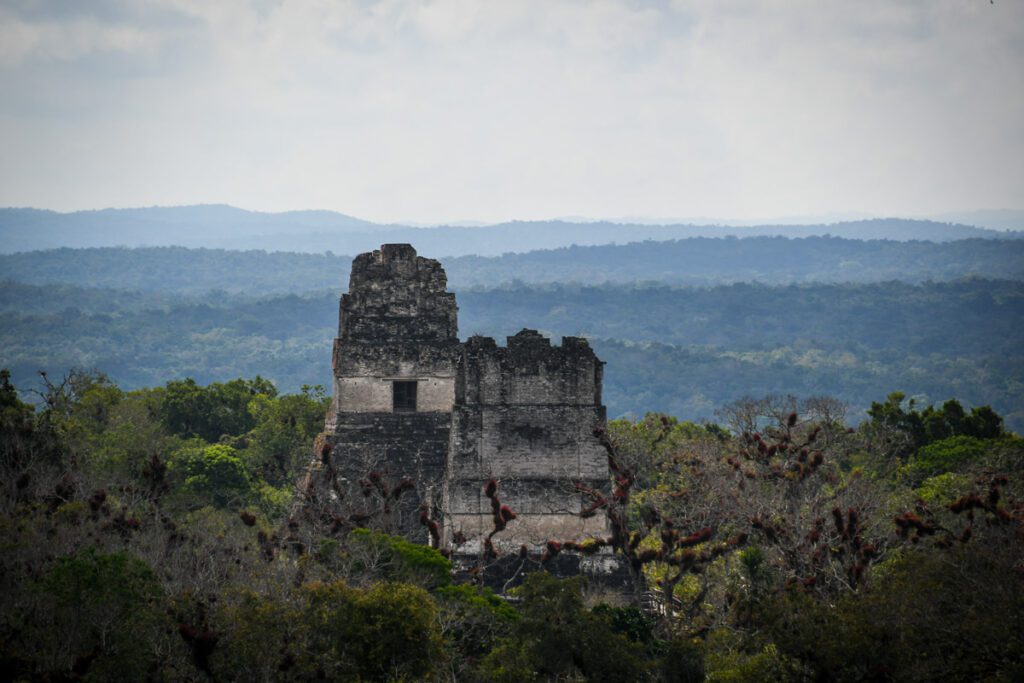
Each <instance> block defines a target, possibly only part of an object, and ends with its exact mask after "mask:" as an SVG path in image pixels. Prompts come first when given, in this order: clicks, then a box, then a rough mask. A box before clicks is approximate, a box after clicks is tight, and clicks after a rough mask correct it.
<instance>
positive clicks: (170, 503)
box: [0, 371, 1024, 682]
mask: <svg viewBox="0 0 1024 683" xmlns="http://www.w3.org/2000/svg"><path fill="white" fill-rule="evenodd" d="M38 399H39V400H38V401H36V402H35V403H34V405H33V404H30V403H26V402H24V401H23V400H22V398H21V397H19V395H18V392H17V391H16V389H15V387H14V386H13V385H12V384H11V383H10V381H9V375H8V373H7V372H6V371H0V528H2V533H0V586H2V590H0V677H2V678H3V679H4V680H24V681H30V680H110V679H120V680H176V681H182V680H183V681H188V680H195V681H200V680H239V681H252V680H314V679H327V680H344V681H398V680H445V681H454V680H464V681H510V682H512V681H525V680H579V681H609V682H611V681H615V682H618V681H645V680H651V681H704V680H709V681H751V682H754V681H758V682H759V681H766V680H777V681H815V680H835V681H866V680H872V681H878V680H894V681H895V680H898V681H933V680H940V679H945V680H986V681H1013V680H1020V678H1021V677H1022V676H1024V645H1022V641H1021V639H1020V633H1021V632H1022V630H1024V566H1022V564H1021V558H1022V557H1024V441H1022V440H1021V439H1020V438H1019V437H1017V436H1015V435H1013V434H1009V433H1007V432H1006V431H1005V429H1004V426H1003V423H1002V419H1001V417H1000V416H999V415H998V414H997V413H996V412H994V411H992V410H991V409H990V408H988V407H985V406H982V407H977V408H974V409H965V408H964V407H962V406H961V404H960V403H958V402H956V401H947V402H945V403H943V404H936V405H934V406H933V405H921V404H920V403H915V402H913V401H912V400H909V399H906V398H905V397H904V396H903V395H902V394H899V393H894V394H891V395H889V396H888V397H887V398H881V397H879V400H878V401H876V402H873V404H872V405H871V408H870V411H869V415H868V419H867V420H865V421H864V422H863V423H862V424H860V426H859V427H858V428H856V429H853V428H849V427H847V426H846V425H845V424H844V423H843V421H842V418H841V415H842V409H841V406H839V404H838V403H837V402H835V401H833V400H830V399H824V398H818V399H813V400H808V401H804V402H799V401H796V400H795V399H790V398H780V397H768V398H765V399H758V400H753V399H748V400H743V401H738V402H734V403H731V404H729V405H728V406H726V408H725V409H724V410H723V411H722V413H721V415H720V421H719V422H718V423H717V424H705V425H696V424H693V423H688V422H680V421H678V420H676V419H675V418H672V417H669V416H665V415H656V414H649V415H647V416H645V417H644V418H642V419H638V420H635V421H628V420H620V421H615V422H612V423H611V424H610V425H609V430H608V433H607V435H606V436H603V437H602V438H603V439H605V443H607V445H608V449H609V464H610V467H611V469H612V472H614V473H615V478H614V480H613V481H609V483H608V487H607V490H606V491H601V492H599V491H589V492H588V493H587V495H589V496H598V495H599V496H600V499H598V500H597V502H596V503H594V504H593V506H588V509H591V510H596V511H597V514H607V515H608V516H609V520H611V522H612V523H613V528H614V529H618V531H613V534H612V536H611V537H610V538H593V539H586V540H584V541H582V542H563V541H562V540H560V539H552V540H551V541H550V542H549V543H548V544H547V547H546V548H539V549H526V550H525V551H523V552H522V559H516V563H517V565H516V566H521V567H522V570H521V571H520V572H517V573H516V574H515V579H514V581H512V582H510V583H509V584H508V586H507V588H508V590H507V593H506V594H505V595H503V596H502V595H496V594H495V593H493V592H491V591H490V590H488V589H487V588H484V587H482V586H481V585H479V584H478V583H476V582H475V581H474V580H473V576H475V575H476V574H475V573H474V572H473V571H469V572H453V567H452V565H451V563H450V561H449V559H448V557H447V556H446V552H447V551H446V549H445V548H443V547H442V548H439V549H435V548H432V547H428V546H426V545H417V544H412V543H409V542H408V541H406V540H403V539H401V538H399V537H396V536H393V535H390V534H389V532H390V531H391V529H389V527H388V520H387V518H385V517H374V516H372V515H370V516H366V515H363V516H359V517H356V516H352V517H351V518H347V519H346V518H337V517H334V518H320V517H319V516H318V515H317V514H316V510H315V509H314V508H310V507H307V506H305V505H304V504H303V501H304V498H303V497H302V495H301V490H300V489H297V488H296V487H295V482H297V481H299V480H300V479H301V474H302V472H303V470H304V468H305V466H306V464H307V463H308V462H309V460H310V457H311V456H312V452H313V440H314V437H315V435H316V433H317V432H318V431H319V429H320V428H321V425H322V420H323V415H324V410H325V401H326V399H325V397H324V395H323V393H322V392H321V391H319V390H317V389H316V388H305V389H304V390H303V391H302V392H300V393H296V394H290V395H288V394H286V395H282V394H278V393H277V391H276V390H275V389H274V387H273V385H272V384H270V383H269V382H267V381H266V380H264V379H262V378H260V377H256V378H254V379H249V380H244V379H235V380H231V381H227V382H224V383H216V384H211V385H208V386H203V385H201V384H197V383H195V382H193V381H191V380H172V381H169V382H166V383H164V384H162V385H161V386H157V387H155V388H145V389H137V390H134V391H125V390H123V389H121V388H119V387H118V386H117V385H115V384H113V383H111V382H110V381H109V380H108V379H106V378H105V377H104V376H102V375H99V374H96V373H82V372H74V373H71V374H70V375H64V376H57V375H49V376H47V378H46V381H45V384H44V386H43V388H42V391H41V394H40V395H39V396H38ZM389 483H391V484H393V483H394V482H389ZM483 484H484V482H481V485H482V486H483ZM368 495H376V494H373V493H372V492H371V493H370V494H368ZM380 495H393V494H380ZM602 500H603V501H604V502H603V503H602V502H601V501H602ZM356 504H359V503H358V501H356ZM582 507H583V504H582V503H581V509H582ZM581 514H585V513H584V512H581ZM589 514H593V512H591V513H589ZM510 524H515V521H511V522H510ZM601 547H605V548H606V549H607V550H606V551H605V552H616V553H619V554H621V555H623V556H624V557H625V558H626V560H628V563H629V565H630V567H631V568H632V569H631V571H632V577H633V581H634V582H635V585H636V589H635V591H631V590H626V591H616V592H609V591H608V590H607V589H602V588H601V586H600V585H597V584H589V585H588V584H586V583H585V582H583V581H582V580H581V579H578V578H577V579H566V580H558V579H556V578H554V577H553V576H552V575H551V574H549V573H548V572H547V569H548V568H549V567H550V566H551V563H552V562H553V561H554V558H555V557H556V556H557V555H559V554H560V553H561V554H564V553H591V552H594V551H596V550H598V549H600V548H601ZM500 560H501V558H497V559H494V558H486V557H481V558H478V560H477V562H478V563H480V564H478V565H477V567H480V566H482V565H483V564H486V563H488V562H495V561H500Z"/></svg>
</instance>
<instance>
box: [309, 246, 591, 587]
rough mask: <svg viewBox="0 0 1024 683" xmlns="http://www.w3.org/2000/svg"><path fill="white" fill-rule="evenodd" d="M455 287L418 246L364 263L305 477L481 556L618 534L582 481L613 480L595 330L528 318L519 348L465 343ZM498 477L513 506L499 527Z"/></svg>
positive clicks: (412, 530)
mask: <svg viewBox="0 0 1024 683" xmlns="http://www.w3.org/2000/svg"><path fill="white" fill-rule="evenodd" d="M446 287H447V278H446V276H445V272H444V269H443V268H442V267H441V264H440V263H439V262H438V261H435V260H432V259H427V258H423V257H421V256H417V254H416V251H415V249H413V248H412V247H411V246H410V245H408V244H386V245H384V246H382V247H381V248H380V250H378V251H373V252H370V253H365V254H361V255H359V256H358V257H356V259H355V260H354V261H353V263H352V274H351V279H350V282H349V291H348V293H346V294H343V295H342V297H341V311H340V324H339V328H338V337H337V339H336V340H335V342H334V351H333V368H334V385H333V399H332V402H331V406H330V409H329V411H328V415H327V419H326V424H325V431H324V434H322V435H321V437H320V440H319V441H318V445H317V449H318V454H319V455H318V460H317V462H315V464H314V468H313V470H312V471H311V478H310V479H309V481H308V482H307V486H310V487H312V488H313V489H316V488H318V489H319V490H320V493H321V500H322V501H327V502H325V504H329V505H333V506H334V507H335V508H336V509H337V510H340V511H341V512H336V513H335V517H338V516H339V515H341V516H342V517H343V518H344V515H349V517H351V518H354V519H356V520H360V519H361V518H365V517H367V516H369V515H370V514H385V513H386V515H388V519H389V520H390V522H389V523H390V528H391V530H392V531H397V532H398V533H401V534H402V535H404V536H405V537H406V538H408V539H409V540H413V541H416V542H420V543H424V544H427V543H430V544H433V545H435V546H437V547H441V548H450V549H452V553H453V555H454V556H455V557H456V558H458V557H464V558H469V557H473V556H481V555H482V554H483V553H484V552H485V546H486V545H487V540H486V539H488V538H491V539H492V540H491V543H492V547H493V548H494V549H495V552H496V553H497V554H499V555H500V554H508V553H512V554H518V553H519V552H520V551H521V550H522V546H524V545H525V546H527V548H528V549H529V551H537V552H540V551H542V550H543V548H544V546H545V544H546V543H547V542H548V541H550V540H553V539H556V540H557V541H559V542H564V541H582V540H584V539H586V538H590V537H594V536H605V535H607V533H608V529H607V521H606V519H605V516H604V515H601V514H598V515H591V516H588V515H586V514H583V515H581V512H582V511H583V510H584V508H585V507H586V503H587V501H585V500H584V498H583V496H582V494H581V493H580V490H581V488H582V487H589V488H592V489H599V488H602V487H605V486H606V484H607V482H608V460H607V454H606V452H605V451H604V449H603V447H602V445H601V443H600V442H599V440H598V438H597V437H596V436H595V435H594V430H595V428H598V427H604V425H605V421H606V415H605V407H604V406H603V405H602V403H601V383H602V371H603V365H604V364H603V363H602V362H601V361H600V360H598V358H597V357H596V356H595V354H594V351H593V350H592V349H591V348H590V346H589V344H588V343H587V341H586V340H585V339H582V338H578V337H563V338H562V342H561V345H552V344H551V342H550V340H548V339H547V338H546V337H543V336H542V335H540V334H538V333H537V332H536V331H533V330H528V329H524V330H522V331H521V332H519V333H518V334H516V335H515V336H512V337H508V339H507V345H506V346H499V345H498V344H497V343H496V342H495V340H494V339H492V338H489V337H480V336H474V337H470V338H469V339H468V340H467V341H465V342H461V341H459V337H458V307H457V305H456V301H455V295H454V294H453V293H451V292H448V291H446ZM490 480H495V481H496V483H497V494H496V497H497V498H500V503H501V504H502V505H507V506H508V507H509V508H510V509H511V510H512V511H514V512H515V519H512V520H510V521H509V522H508V523H507V525H506V526H504V528H502V529H501V530H500V532H497V533H495V521H494V520H495V516H496V513H495V510H497V505H496V504H494V503H492V497H491V496H489V495H488V491H487V490H485V489H486V488H487V484H488V482H489V481H490ZM311 490H312V489H311ZM399 493H400V494H401V495H399ZM374 501H377V502H376V503H375V507H374V506H373V505H371V503H374ZM346 505H347V507H346ZM492 505H493V507H492ZM368 506H369V507H368ZM370 507H372V508H373V509H372V510H371V509H369V508H370ZM432 525H433V528H431V526H432ZM487 550H489V548H488V549H487ZM524 552H525V551H524ZM610 559H611V558H607V557H606V558H605V559H604V561H605V563H607V562H608V560H610ZM575 561H576V562H583V563H584V564H585V563H587V562H590V563H598V564H600V562H601V558H600V557H593V558H584V559H580V558H576V560H575ZM578 570H579V571H587V569H586V568H585V567H580V568H578Z"/></svg>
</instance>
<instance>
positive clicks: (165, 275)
mask: <svg viewBox="0 0 1024 683" xmlns="http://www.w3.org/2000/svg"><path fill="white" fill-rule="evenodd" d="M379 245H380V242H377V243H376V246H379ZM418 249H419V251H420V254H421V255H423V256H429V257H432V258H441V257H443V256H445V254H444V253H437V252H431V251H429V250H427V249H424V248H422V247H418ZM443 263H444V267H445V270H446V272H447V273H448V282H449V285H450V286H451V287H452V288H454V289H455V290H457V291H463V290H465V289H467V288H469V287H480V288H495V287H504V286H508V285H510V284H515V283H517V282H523V283H527V284H543V283H570V282H575V283H579V284H602V283H605V282H621V283H629V282H660V283H672V284H687V285H715V284H723V283H732V282H752V281H757V282H763V283H768V284H788V283H794V282H796V283H799V282H836V283H842V282H862V283H867V282H878V281H889V280H900V281H904V282H913V283H920V282H925V281H928V280H936V281H938V280H956V279H961V278H963V277H968V276H979V277H986V278H993V279H1012V280H1019V279H1022V278H1024V265H1022V264H1024V240H1020V239H1013V240H994V239H968V240H957V241H954V242H927V241H909V242H897V241H892V240H856V239H843V238H838V237H806V238H798V239H790V238H784V237H748V238H744V239H736V238H691V239H681V240H670V241H647V242H635V243H630V244H620V245H601V246H571V247H564V248H559V249H549V250H536V251H530V252H527V253H522V254H505V255H503V256H495V257H482V256H461V257H455V258H444V259H443ZM350 264H351V257H350V256H337V255H333V254H331V253H330V252H328V253H320V254H297V253H288V252H265V251H259V250H248V251H229V250H223V249H186V248H183V247H149V248H139V249H127V248H116V247H111V248H92V249H66V248H65V249H53V250H48V251H34V252H26V253H19V254H8V255H0V278H2V279H7V280H14V281H16V282H24V283H27V284H58V283H59V284H72V285H79V286H88V287H105V288H113V289H134V290H140V291H162V292H178V293H187V294H204V293H206V292H208V291H210V290H214V289H218V290H224V291H226V292H230V293H243V294H257V295H260V294H279V293H284V292H307V291H316V290H320V289H326V288H331V289H341V288H343V287H345V286H346V285H347V280H346V278H345V274H346V273H348V271H349V267H350Z"/></svg>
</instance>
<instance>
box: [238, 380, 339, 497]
mask: <svg viewBox="0 0 1024 683" xmlns="http://www.w3.org/2000/svg"><path fill="white" fill-rule="evenodd" d="M327 402H328V401H327V399H326V397H325V396H324V390H323V387H320V386H317V387H309V386H305V387H303V389H302V393H300V394H289V395H286V396H278V397H273V396H270V395H267V394H258V395H256V396H254V397H252V399H251V400H250V401H249V403H248V406H247V409H248V411H249V413H250V414H251V415H252V417H253V419H254V421H255V424H254V426H253V427H252V429H251V430H250V431H249V432H248V433H247V434H246V435H245V440H246V442H247V444H246V449H245V450H246V455H245V461H246V466H247V467H248V468H249V470H250V472H252V473H253V474H254V475H255V476H258V477H261V478H263V479H266V480H267V481H268V482H270V483H272V484H273V485H275V486H291V485H292V484H293V483H294V481H295V478H296V477H297V476H298V473H299V471H300V470H301V469H302V468H303V467H305V466H306V464H307V463H308V461H309V444H310V443H311V442H312V441H313V439H314V438H315V437H316V435H317V434H318V433H319V432H320V430H321V429H323V421H324V412H325V411H326V409H327Z"/></svg>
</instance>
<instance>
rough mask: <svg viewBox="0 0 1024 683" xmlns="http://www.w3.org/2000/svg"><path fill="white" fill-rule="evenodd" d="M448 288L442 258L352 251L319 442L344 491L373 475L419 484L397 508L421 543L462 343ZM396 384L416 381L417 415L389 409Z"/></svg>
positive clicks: (436, 497)
mask: <svg viewBox="0 0 1024 683" xmlns="http://www.w3.org/2000/svg"><path fill="white" fill-rule="evenodd" d="M446 286H447V278H446V276H445V272H444V269H443V268H442V267H441V264H440V263H438V262H437V261H435V260H432V259H426V258H423V257H420V256H417V255H416V250H415V249H413V248H412V247H411V246H409V245H406V244H390V245H384V246H383V247H381V249H380V250H378V251H374V252H370V253H366V254H361V255H360V256H358V257H356V259H355V260H354V261H353V263H352V275H351V277H350V280H349V291H348V292H347V293H345V294H343V295H342V297H341V307H340V308H341V310H340V316H339V328H338V338H337V339H336V340H335V342H334V352H333V368H334V392H333V397H332V401H331V407H330V410H329V412H328V415H327V420H326V425H325V432H326V433H325V435H324V439H322V442H325V443H327V444H329V445H330V446H331V459H332V465H333V471H336V472H338V473H340V477H339V479H340V481H341V482H342V484H341V486H340V487H339V486H336V487H335V488H340V489H341V490H342V494H343V495H348V496H359V495H361V494H360V491H359V485H358V482H359V480H360V479H363V480H365V478H366V477H367V476H369V475H370V474H371V473H374V474H375V475H376V476H379V477H381V478H382V480H383V481H384V482H385V483H386V485H387V486H388V487H389V488H391V487H394V486H395V485H396V484H397V483H398V482H400V481H401V480H403V479H410V480H412V481H413V482H415V484H416V488H415V490H413V491H410V492H408V493H406V494H405V495H403V496H402V498H401V501H400V506H399V507H400V509H399V510H396V511H395V512H396V513H397V514H398V515H399V517H400V520H399V527H400V530H401V532H402V533H403V534H404V535H405V536H407V537H408V538H410V539H411V540H415V541H419V542H424V543H425V542H426V541H427V532H426V529H425V528H424V527H423V526H422V525H421V524H420V523H419V518H418V508H419V506H420V504H421V503H423V502H426V503H428V505H429V506H430V507H432V508H435V509H437V508H438V506H439V504H440V500H441V488H442V485H443V481H444V474H445V467H446V464H447V453H448V444H449V441H450V438H449V433H450V428H451V409H452V404H453V402H454V395H455V362H456V359H457V357H458V354H459V349H460V345H459V339H458V323H457V312H458V309H457V307H456V304H455V295H454V294H452V293H451V292H447V291H445V288H446ZM396 381H399V382H415V383H416V387H417V391H416V394H417V395H416V406H415V410H414V411H410V412H395V410H394V402H393V390H394V383H395V382H396ZM346 485H347V488H346ZM435 514H439V510H437V512H436V513H435Z"/></svg>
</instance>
